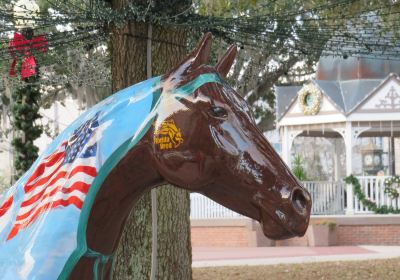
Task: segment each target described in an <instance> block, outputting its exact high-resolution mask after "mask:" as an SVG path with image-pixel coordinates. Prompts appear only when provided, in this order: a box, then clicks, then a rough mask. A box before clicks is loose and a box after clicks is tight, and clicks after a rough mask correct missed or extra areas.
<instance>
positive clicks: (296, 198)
mask: <svg viewBox="0 0 400 280" xmlns="http://www.w3.org/2000/svg"><path fill="white" fill-rule="evenodd" d="M292 202H293V207H294V208H295V209H296V210H297V211H298V212H300V213H304V211H305V210H306V208H307V199H306V197H305V196H304V192H303V190H301V189H295V190H294V191H293V195H292Z"/></svg>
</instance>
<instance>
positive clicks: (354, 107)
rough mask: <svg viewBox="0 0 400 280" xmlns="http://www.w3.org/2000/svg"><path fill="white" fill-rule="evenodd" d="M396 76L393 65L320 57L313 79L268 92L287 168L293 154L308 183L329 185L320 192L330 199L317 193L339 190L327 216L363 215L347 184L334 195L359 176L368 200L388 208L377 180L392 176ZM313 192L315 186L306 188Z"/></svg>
mask: <svg viewBox="0 0 400 280" xmlns="http://www.w3.org/2000/svg"><path fill="white" fill-rule="evenodd" d="M399 76H400V61H397V60H379V59H370V58H356V57H349V58H347V59H344V58H339V57H331V56H327V57H322V58H321V59H320V61H319V64H318V69H317V73H316V77H315V80H312V81H309V82H308V83H306V84H304V85H303V86H278V87H276V100H277V114H276V116H277V128H278V129H279V132H280V138H281V144H282V148H281V152H282V157H283V159H284V160H285V161H286V163H287V164H288V165H289V166H291V165H292V161H293V158H294V156H295V155H300V156H301V157H302V158H303V162H304V164H305V169H306V173H308V174H310V175H311V176H310V178H309V179H310V180H313V181H321V180H322V181H325V184H327V182H331V183H332V182H337V183H336V184H334V186H330V187H328V188H330V189H329V191H328V192H331V194H326V193H325V192H324V193H323V195H324V196H328V197H329V196H332V198H334V197H335V198H338V193H337V192H341V194H342V197H343V199H342V200H343V201H342V202H341V203H340V205H335V206H334V208H335V209H336V210H335V209H333V210H332V211H339V212H340V211H344V208H345V209H346V211H347V212H348V213H353V212H354V211H356V212H357V211H361V212H363V211H368V209H365V207H363V206H362V205H359V203H358V202H357V199H355V198H353V196H352V191H351V188H350V187H348V188H347V191H341V190H339V187H338V185H339V184H341V182H342V179H343V178H344V177H345V176H346V175H350V174H354V175H357V176H359V179H360V181H361V183H362V185H363V188H364V191H365V193H366V195H367V196H368V197H369V198H371V199H372V200H374V201H376V202H377V203H378V204H380V205H382V204H392V203H393V204H394V202H393V201H391V200H390V199H389V198H387V197H386V195H385V194H384V192H383V183H382V182H383V178H385V176H392V175H395V174H397V175H399V174H400V77H399ZM306 185H307V184H306ZM331 185H332V184H331ZM314 187H316V183H315V182H313V184H312V186H309V188H314ZM319 188H321V187H319ZM340 189H343V188H340ZM324 191H326V190H324ZM314 192H315V191H314ZM346 193H347V194H346ZM314 195H315V194H313V196H314ZM315 199H316V201H317V200H318V198H316V197H315ZM325 200H326V199H325ZM328 200H329V199H328ZM325 203H328V204H329V201H328V202H326V201H325ZM317 204H318V203H317ZM325 206H326V205H325ZM329 207H330V206H329ZM332 207H333V206H332ZM314 211H315V212H318V210H317V209H314ZM321 211H322V212H323V211H327V210H326V209H325V210H322V209H321Z"/></svg>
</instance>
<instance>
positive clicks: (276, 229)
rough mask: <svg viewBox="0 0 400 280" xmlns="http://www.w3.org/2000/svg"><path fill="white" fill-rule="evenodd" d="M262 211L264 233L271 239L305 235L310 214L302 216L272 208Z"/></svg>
mask: <svg viewBox="0 0 400 280" xmlns="http://www.w3.org/2000/svg"><path fill="white" fill-rule="evenodd" d="M262 208H264V209H263V210H264V211H262V217H261V225H262V229H263V232H264V235H265V236H267V237H268V238H270V239H274V240H280V239H288V238H291V237H296V236H299V237H300V236H303V235H304V234H305V233H306V230H307V227H308V223H309V215H308V216H307V217H300V216H298V215H296V214H294V213H290V214H286V215H285V214H284V213H283V211H279V210H275V211H274V212H271V211H270V210H271V209H268V211H265V210H266V209H265V207H262Z"/></svg>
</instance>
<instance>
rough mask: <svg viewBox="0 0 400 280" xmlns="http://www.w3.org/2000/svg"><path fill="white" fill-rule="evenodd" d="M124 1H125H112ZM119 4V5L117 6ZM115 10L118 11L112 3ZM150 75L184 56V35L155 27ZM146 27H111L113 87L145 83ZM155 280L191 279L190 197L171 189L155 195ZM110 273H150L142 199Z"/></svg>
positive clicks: (147, 204) (147, 216) (146, 208)
mask: <svg viewBox="0 0 400 280" xmlns="http://www.w3.org/2000/svg"><path fill="white" fill-rule="evenodd" d="M114 2H120V4H121V3H122V2H123V0H114ZM117 4H118V3H117ZM113 6H114V8H118V7H121V6H118V5H116V4H115V3H113ZM152 37H153V41H152V72H153V76H157V75H160V74H164V73H165V72H167V71H168V70H169V69H171V68H172V67H173V66H175V65H176V64H177V63H179V62H180V61H181V60H182V59H183V58H184V57H185V55H186V53H187V52H186V47H185V46H186V39H187V36H186V32H185V31H184V30H179V29H173V28H164V27H159V26H153V36H152ZM146 38H147V24H145V23H130V24H127V25H125V26H123V27H119V28H113V30H112V35H111V50H112V51H111V53H112V82H113V84H112V87H113V91H114V92H115V91H117V90H120V89H122V88H124V87H127V86H130V85H132V84H135V83H137V82H140V81H143V80H146V79H147V76H146V44H147V40H146ZM157 201H158V211H157V212H158V213H157V214H158V269H157V272H158V273H157V279H179V280H181V279H185V280H186V279H192V271H191V261H192V256H191V243H190V219H189V214H190V211H189V210H190V202H189V194H188V192H186V191H183V190H179V189H177V188H174V187H172V186H163V187H161V188H159V189H158V190H157ZM116 256H117V259H116V264H115V269H114V279H121V280H122V279H123V280H126V279H135V280H141V279H145V280H148V279H149V277H150V272H151V199H150V193H149V194H146V195H145V196H144V197H143V198H142V199H141V200H140V201H139V202H138V203H137V205H136V207H135V208H134V210H133V211H132V213H131V215H130V217H129V218H128V221H127V224H126V226H125V230H124V233H123V235H122V238H121V241H120V245H119V249H118V250H117V255H116Z"/></svg>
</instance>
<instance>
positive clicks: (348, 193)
mask: <svg viewBox="0 0 400 280" xmlns="http://www.w3.org/2000/svg"><path fill="white" fill-rule="evenodd" d="M357 178H358V180H359V181H360V184H361V188H362V191H363V193H364V194H365V196H366V197H367V198H368V199H370V200H372V201H374V202H375V203H376V204H377V205H378V206H382V205H387V206H393V207H399V206H400V199H397V201H396V200H394V199H391V198H390V197H389V196H388V195H387V194H385V192H384V189H385V186H384V180H385V179H386V178H387V177H384V176H380V177H376V176H359V177H357ZM303 185H304V187H305V188H306V189H307V190H308V191H309V192H310V195H311V199H312V202H313V205H312V209H311V214H312V215H340V214H367V213H372V211H371V210H370V209H368V208H367V207H365V206H364V205H363V204H362V203H361V202H360V201H359V200H358V199H357V197H355V196H354V194H353V191H352V186H346V184H345V183H344V182H342V181H338V182H328V181H307V182H303ZM190 200H191V213H190V217H191V218H192V219H221V218H228V219H229V218H239V217H243V216H241V215H240V214H237V213H236V212H234V211H231V210H229V209H227V208H225V207H224V206H222V205H220V204H218V203H216V202H214V201H212V200H211V199H209V198H207V197H205V196H203V195H200V194H196V193H193V194H191V195H190ZM396 203H397V204H396Z"/></svg>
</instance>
